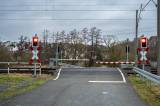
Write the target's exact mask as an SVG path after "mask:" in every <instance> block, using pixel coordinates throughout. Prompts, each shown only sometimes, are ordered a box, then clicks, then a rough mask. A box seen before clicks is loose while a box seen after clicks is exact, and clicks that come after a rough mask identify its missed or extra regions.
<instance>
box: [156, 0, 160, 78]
mask: <svg viewBox="0 0 160 106" xmlns="http://www.w3.org/2000/svg"><path fill="white" fill-rule="evenodd" d="M157 40H158V44H157V45H158V56H157V57H158V59H157V74H158V75H159V76H160V0H157Z"/></svg>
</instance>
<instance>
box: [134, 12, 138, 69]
mask: <svg viewBox="0 0 160 106" xmlns="http://www.w3.org/2000/svg"><path fill="white" fill-rule="evenodd" d="M138 23H139V19H138V10H136V34H135V58H134V61H135V65H136V66H137V60H138V56H137V48H138Z"/></svg>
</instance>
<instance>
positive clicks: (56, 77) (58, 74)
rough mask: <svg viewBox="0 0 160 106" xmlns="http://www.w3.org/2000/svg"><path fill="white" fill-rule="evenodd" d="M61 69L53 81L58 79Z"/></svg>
mask: <svg viewBox="0 0 160 106" xmlns="http://www.w3.org/2000/svg"><path fill="white" fill-rule="evenodd" d="M61 70H62V69H61V68H60V69H59V72H58V75H57V77H56V78H55V79H53V80H57V79H58V78H59V76H60V73H61Z"/></svg>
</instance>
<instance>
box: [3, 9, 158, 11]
mask: <svg viewBox="0 0 160 106" xmlns="http://www.w3.org/2000/svg"><path fill="white" fill-rule="evenodd" d="M2 11H3V12H7V11H23V12H24V11H133V12H135V10H91V9H82V10H75V9H70V10H63V9H60V10H55V9H41V10H40V9H32V10H31V9H30V10H29V9H23V10H20V9H10V10H9V9H8V10H7V9H6V10H3V9H0V12H2ZM145 11H155V10H145Z"/></svg>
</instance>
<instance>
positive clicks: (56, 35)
mask: <svg viewBox="0 0 160 106" xmlns="http://www.w3.org/2000/svg"><path fill="white" fill-rule="evenodd" d="M58 55H59V54H58V33H57V35H56V66H58V58H59V56H58Z"/></svg>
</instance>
